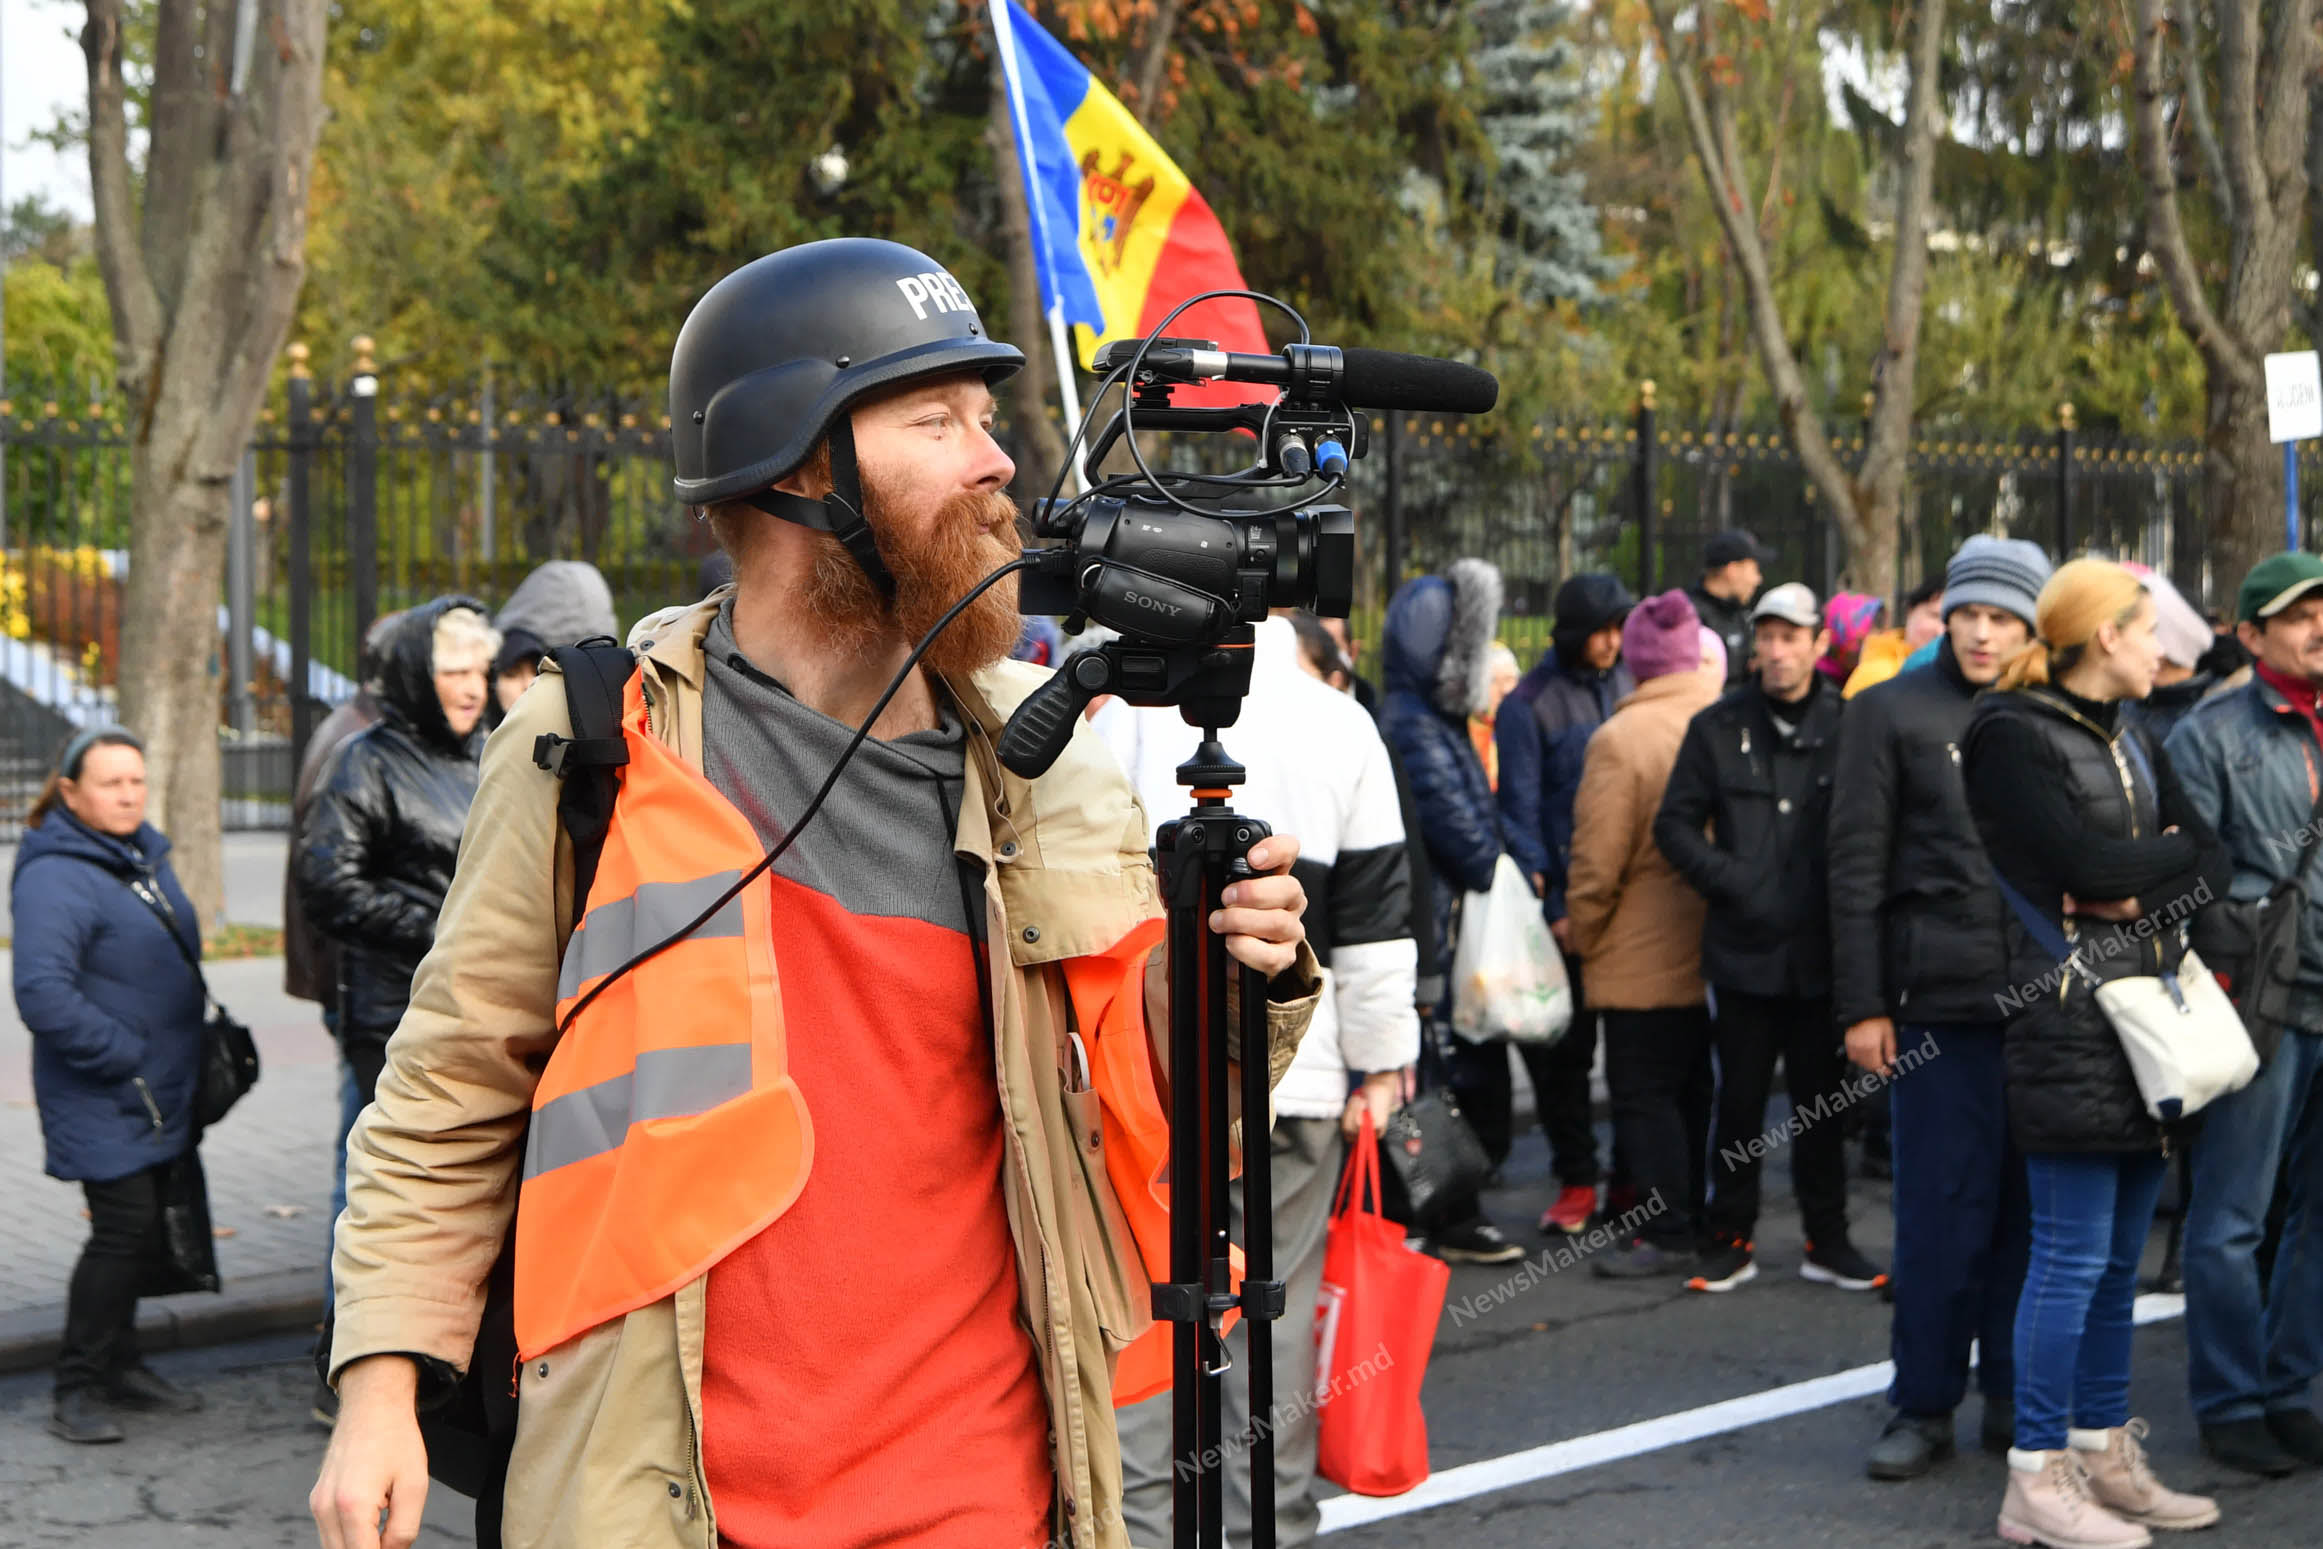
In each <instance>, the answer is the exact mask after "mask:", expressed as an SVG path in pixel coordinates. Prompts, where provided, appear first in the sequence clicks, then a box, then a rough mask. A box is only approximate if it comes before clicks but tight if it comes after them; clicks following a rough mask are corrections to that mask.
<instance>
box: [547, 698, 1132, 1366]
mask: <svg viewBox="0 0 2323 1549" xmlns="http://www.w3.org/2000/svg"><path fill="white" fill-rule="evenodd" d="M622 735H623V737H624V739H625V740H626V741H627V743H628V745H629V762H628V764H627V765H626V766H624V767H623V768H622V770H621V772H620V781H621V786H620V794H619V796H618V798H617V799H616V800H615V802H614V805H613V819H612V823H611V825H610V826H609V827H608V828H607V830H606V834H605V845H604V851H603V853H602V855H601V856H600V858H599V860H598V863H597V875H596V881H595V883H594V884H593V886H592V889H591V896H590V900H589V908H588V910H587V912H586V913H585V914H584V915H583V917H582V919H581V921H580V924H579V925H578V926H577V927H576V929H575V930H574V932H573V935H572V939H571V941H570V942H569V943H568V945H567V947H566V949H565V957H564V963H563V965H562V968H561V970H560V972H559V975H558V983H557V1020H558V1022H559V1024H560V1025H561V1024H562V1023H563V1021H564V1019H565V1018H566V1017H567V1016H568V1015H571V1014H572V1011H573V1007H574V1005H575V1004H576V1003H577V1002H578V1001H579V1000H580V999H581V997H582V996H584V995H585V994H587V993H588V992H589V990H590V989H592V988H593V987H595V986H596V985H597V984H598V983H599V982H600V981H601V980H603V979H604V977H605V976H606V975H607V974H609V973H611V972H612V971H613V970H615V969H617V968H619V967H620V966H621V965H622V964H623V963H626V962H628V961H629V960H630V959H631V958H632V957H634V956H635V955H636V954H637V953H639V952H640V951H643V950H644V949H645V948H647V947H650V946H653V945H654V944H655V943H657V942H659V941H661V940H663V939H665V938H667V937H668V936H669V935H670V934H671V933H673V932H674V931H676V930H678V929H679V928H681V927H682V926H684V925H685V924H686V923H688V922H689V921H691V920H692V919H694V918H695V917H696V916H698V915H700V914H701V913H702V911H703V910H705V909H707V908H708V907H709V906H710V905H711V904H712V903H713V902H714V901H715V900H716V899H717V898H718V897H719V896H720V895H721V894H723V893H724V892H726V891H727V890H728V889H729V888H731V887H732V886H733V885H734V883H735V881H736V880H737V879H738V878H739V877H740V876H741V875H742V874H743V873H744V872H746V871H748V870H749V869H750V868H751V867H753V866H755V865H757V864H758V862H759V860H760V859H761V858H762V856H763V855H764V851H763V850H762V849H761V848H760V846H759V842H758V836H757V834H756V833H755V832H754V831H753V830H752V828H751V827H750V824H749V823H748V821H746V820H745V819H744V818H743V817H742V815H741V814H740V813H739V812H737V811H736V810H735V809H734V807H733V805H732V804H731V803H730V802H728V801H727V800H726V798H725V797H724V796H722V795H721V794H719V792H718V790H717V788H716V787H715V786H713V785H711V784H710V782H709V781H708V779H707V778H705V777H704V776H703V775H702V773H701V771H699V770H697V769H695V768H694V767H693V766H692V765H690V764H688V763H686V762H685V761H684V760H683V759H681V758H679V757H678V756H677V755H676V754H674V753H672V752H670V751H669V749H668V748H667V747H665V746H664V745H663V744H662V742H661V741H660V739H659V738H657V737H655V736H654V735H653V734H652V732H651V731H649V730H648V729H647V726H646V721H645V700H644V694H643V690H642V687H641V680H640V679H639V678H635V677H633V678H632V679H631V680H630V682H629V687H628V690H627V694H626V697H625V700H624V706H623V714H622ZM772 896H773V895H772V889H771V884H770V883H769V882H768V880H767V879H766V878H764V877H761V878H759V879H758V880H757V881H756V882H754V883H752V884H751V885H750V887H748V888H747V889H745V890H744V891H743V892H742V894H741V895H740V896H739V897H737V898H736V899H735V900H734V901H733V902H732V903H731V904H729V905H727V906H726V907H725V908H722V909H720V910H719V911H718V913H717V914H716V915H715V916H713V917H712V918H711V919H710V920H709V921H708V922H706V923H705V924H704V926H703V927H702V928H701V929H700V930H698V931H695V932H694V933H693V934H692V935H690V936H688V937H687V938H686V939H685V940H684V941H682V942H679V943H677V944H675V945H673V946H671V947H669V948H668V949H667V950H665V951H662V952H659V953H657V954H655V955H654V956H653V957H652V958H650V959H648V960H647V961H645V962H643V963H641V964H639V965H638V966H637V967H636V968H634V969H632V970H630V971H629V972H628V973H627V974H625V975H623V976H622V977H621V978H620V979H618V980H616V981H615V982H614V983H613V984H611V985H610V986H609V987H607V988H606V989H605V990H604V992H603V993H602V994H600V995H598V997H597V998H596V999H595V1000H594V1001H592V1002H590V1004H589V1005H588V1007H587V1008H586V1009H584V1010H582V1011H581V1012H580V1013H579V1015H577V1016H574V1017H573V1021H572V1026H571V1027H570V1028H569V1029H568V1030H567V1031H566V1032H565V1034H564V1036H563V1038H562V1039H560V1040H559V1042H558V1043H557V1046H556V1049H555V1051H554V1052H553V1053H552V1054H551V1055H550V1056H549V1061H548V1066H547V1068H546V1069H545V1070H544V1071H543V1072H542V1075H541V1080H540V1085H539V1087H538V1089H537V1090H536V1091H535V1093H534V1096H533V1104H532V1129H531V1133H530V1136H529V1137H528V1139H527V1142H526V1147H525V1159H524V1184H523V1190H522V1192H521V1194H520V1195H519V1199H518V1208H517V1214H516V1295H515V1304H516V1305H515V1314H516V1341H517V1348H518V1351H519V1353H520V1356H521V1357H522V1358H523V1359H525V1360H531V1359H533V1358H534V1357H536V1356H538V1355H540V1354H542V1353H543V1352H545V1351H548V1350H550V1349H553V1348H555V1347H556V1346H557V1345H560V1344H563V1343H564V1342H565V1341H567V1340H569V1339H572V1338H575V1337H576V1336H578V1335H580V1334H582V1333H585V1332H587V1331H588V1330H589V1329H592V1328H595V1327H596V1326H597V1325H599V1324H601V1323H605V1322H609V1321H610V1320H612V1319H614V1318H618V1317H621V1316H622V1315H624V1314H626V1313H629V1312H633V1311H635V1310H636V1309H637V1308H639V1307H644V1306H648V1305H650V1304H652V1303H654V1302H657V1301H660V1300H661V1299H662V1298H664V1297H666V1296H670V1295H672V1294H674V1293H675V1292H676V1291H677V1290H678V1289H679V1288H680V1287H682V1286H685V1285H687V1284H689V1283H690V1282H692V1281H693V1280H695V1279H697V1278H698V1277H700V1276H701V1275H703V1274H705V1273H707V1272H708V1270H709V1269H710V1268H711V1266H713V1265H714V1264H716V1263H717V1262H718V1261H719V1260H720V1259H722V1258H724V1257H725V1256H726V1255H727V1254H729V1253H731V1252H733V1251H734V1250H735V1249H736V1248H739V1247H741V1246H742V1245H743V1244H744V1243H746V1242H748V1241H749V1240H750V1239H751V1238H753V1237H755V1236H757V1235H758V1233H759V1232H761V1231H763V1230H765V1229H766V1227H767V1226H769V1225H770V1224H772V1223H773V1222H774V1221H775V1220H776V1219H778V1218H779V1217H780V1216H781V1215H782V1214H783V1212H784V1211H786V1210H788V1209H789V1208H790V1207H791V1204H792V1203H793V1202H794V1201H795V1200H796V1199H797V1198H798V1196H799V1193H800V1191H801V1190H802V1189H804V1188H805V1187H806V1182H807V1176H808V1173H809V1171H810V1169H811V1168H812V1166H813V1163H814V1149H815V1147H814V1125H813V1122H812V1120H811V1119H810V1117H809V1115H808V1113H807V1107H806V1102H805V1100H804V1098H803V1097H802V1096H801V1095H800V1093H799V1090H798V1088H797V1086H796V1084H795V1083H794V1082H793V1081H792V1080H791V1078H790V1075H789V1062H788V1059H787V1056H786V1053H785V1031H784V1027H783V1019H782V996H781V993H780V982H779V979H778V977H777V974H776V968H775V962H774V937H773V914H772V905H771V900H772ZM1160 934H1161V921H1160V920H1159V919H1155V920H1152V921H1149V922H1147V923H1146V924H1145V925H1143V926H1141V927H1139V928H1138V929H1137V930H1134V931H1132V932H1130V933H1129V934H1128V935H1127V936H1125V937H1123V938H1122V940H1121V941H1120V942H1118V943H1116V944H1115V946H1114V947H1113V948H1112V949H1111V950H1110V951H1108V952H1106V953H1103V954H1100V955H1097V956H1093V957H1087V958H1074V959H1070V960H1068V961H1067V962H1066V963H1065V964H1064V971H1065V978H1066V986H1067V992H1068V994H1069V995H1070V996H1071V998H1072V1002H1073V1010H1074V1014H1075V1016H1076V1018H1077V1019H1078V1023H1079V1026H1080V1027H1081V1028H1082V1029H1083V1031H1084V1033H1085V1034H1089V1033H1092V1032H1093V1033H1094V1038H1093V1045H1092V1046H1093V1051H1094V1052H1093V1054H1092V1062H1091V1063H1092V1074H1093V1077H1094V1083H1095V1085H1096V1086H1097V1089H1098V1094H1099V1099H1100V1105H1101V1110H1102V1112H1103V1115H1104V1125H1105V1139H1106V1142H1107V1145H1108V1148H1109V1149H1108V1154H1107V1158H1106V1164H1107V1168H1108V1174H1109V1177H1110V1179H1111V1181H1112V1183H1113V1185H1114V1188H1115V1191H1116V1193H1117V1195H1118V1196H1119V1197H1120V1200H1121V1204H1122V1208H1123V1212H1124V1214H1125V1215H1126V1216H1127V1218H1128V1221H1129V1223H1130V1227H1131V1231H1132V1234H1133V1235H1134V1236H1135V1238H1136V1239H1137V1244H1138V1247H1139V1249H1140V1250H1141V1252H1142V1254H1143V1256H1144V1258H1145V1260H1146V1263H1147V1264H1148V1266H1149V1272H1153V1273H1158V1272H1160V1271H1162V1270H1166V1267H1167V1264H1168V1257H1169V1215H1168V1204H1167V1186H1166V1185H1165V1184H1163V1183H1161V1182H1160V1179H1161V1178H1162V1177H1163V1176H1164V1173H1165V1169H1166V1166H1167V1163H1168V1159H1169V1157H1168V1146H1169V1124H1168V1120H1167V1117H1166V1116H1165V1115H1164V1113H1163V1111H1162V1108H1161V1105H1160V1101H1159V1098H1158V1096H1157V1094H1156V1092H1155V1089H1154V1084H1153V1076H1152V1070H1151V1065H1150V1054H1149V1053H1148V1051H1147V1050H1146V1047H1145V1040H1146V1034H1145V1016H1144V973H1145V962H1146V958H1147V957H1148V955H1149V954H1150V953H1151V951H1152V950H1153V947H1154V945H1155V943H1156V942H1158V941H1159V940H1160ZM1062 1122H1063V1119H1062V1117H1061V1116H1060V1115H1049V1116H1048V1125H1049V1127H1050V1128H1051V1130H1052V1131H1054V1130H1055V1129H1056V1127H1057V1126H1058V1125H1059V1124H1061V1123H1062ZM1020 1229H1022V1230H1034V1229H1036V1228H1035V1227H1034V1226H1033V1223H1031V1222H1025V1223H1021V1227H1020ZM1036 1332H1037V1335H1038V1337H1039V1339H1040V1341H1041V1343H1042V1345H1043V1347H1044V1348H1045V1347H1046V1346H1047V1344H1048V1342H1049V1335H1048V1332H1047V1331H1046V1330H1040V1331H1036ZM1169 1332H1170V1331H1169V1330H1168V1329H1167V1328H1166V1327H1165V1328H1157V1329H1155V1330H1154V1331H1153V1335H1152V1336H1149V1337H1148V1339H1147V1340H1146V1341H1142V1342H1141V1344H1142V1345H1143V1346H1144V1347H1145V1348H1146V1350H1147V1352H1148V1354H1149V1356H1150V1355H1158V1357H1159V1359H1160V1362H1161V1366H1160V1369H1161V1372H1162V1385H1164V1386H1166V1385H1167V1380H1168V1378H1167V1353H1168V1344H1167V1341H1168V1338H1169ZM1153 1336H1158V1337H1159V1339H1160V1341H1161V1343H1160V1345H1159V1346H1158V1349H1157V1348H1156V1347H1154V1346H1153V1344H1152V1339H1153ZM1139 1349H1140V1346H1137V1345H1133V1346H1132V1347H1131V1352H1132V1353H1135V1352H1137V1351H1138V1350H1139Z"/></svg>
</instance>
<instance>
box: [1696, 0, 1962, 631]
mask: <svg viewBox="0 0 2323 1549" xmlns="http://www.w3.org/2000/svg"><path fill="white" fill-rule="evenodd" d="M1717 4H1718V0H1703V3H1701V4H1698V5H1697V6H1696V7H1695V9H1694V13H1693V14H1694V18H1695V26H1694V29H1693V30H1692V32H1691V33H1681V32H1680V31H1679V30H1678V26H1677V16H1678V11H1677V7H1676V5H1675V4H1673V3H1672V0H1652V6H1653V18H1654V29H1655V31H1656V32H1657V33H1658V34H1659V35H1660V37H1661V41H1662V51H1663V53H1664V54H1665V55H1666V56H1667V58H1668V60H1669V64H1670V75H1671V78H1672V81H1673V83H1674V84H1675V86H1676V88H1677V92H1678V101H1679V105H1680V107H1681V108H1682V109H1683V110H1684V112H1685V117H1686V135H1687V138H1688V140H1689V141H1690V142H1691V143H1692V145H1693V149H1694V160H1695V163H1696V165H1698V166H1699V167H1700V168H1701V169H1702V182H1703V186H1704V187H1705V188H1707V189H1708V191H1709V194H1710V202H1711V204H1712V205H1713V206H1714V207H1715V208H1716V210H1717V212H1718V224H1719V229H1720V230H1721V231H1722V232H1723V233H1724V234H1725V237H1726V244H1727V248H1728V251H1729V252H1730V254H1731V255H1732V257H1733V260H1734V265H1735V267H1736V269H1738V270H1739V271H1740V273H1741V276H1742V286H1743V297H1744V300H1745V302H1746V303H1747V304H1748V307H1749V312H1750V337H1751V344H1752V346H1753V348H1754V350H1755V352H1756V354H1757V355H1758V362H1759V367H1760V369H1761V370H1762V371H1764V372H1765V374H1766V380H1767V386H1768V387H1769V388H1770V389H1771V390H1772V391H1773V393H1774V397H1775V407H1776V412H1777V413H1778V414H1780V416H1781V417H1782V422H1783V430H1784V432H1785V434H1787V435H1788V436H1789V437H1790V439H1791V445H1792V446H1793V447H1794V448H1795V449H1796V450H1797V451H1798V454H1799V461H1800V463H1801V464H1802V465H1803V466H1804V467H1805V468H1806V470H1807V476H1808V477H1809V478H1811V479H1813V480H1814V481H1815V487H1816V489H1817V490H1819V491H1820V492H1821V493H1822V496H1823V498H1824V499H1825V500H1828V501H1829V502H1830V503H1831V509H1832V511H1833V512H1834V513H1836V515H1837V518H1838V521H1839V529H1840V532H1841V534H1842V535H1843V536H1844V537H1845V538H1846V540H1847V569H1846V578H1847V581H1848V584H1850V585H1852V586H1855V587H1857V588H1859V589H1861V590H1863V591H1867V592H1872V593H1874V594H1877V595H1879V596H1886V595H1888V594H1889V593H1891V592H1893V591H1894V590H1895V586H1896V554H1897V533H1898V530H1899V524H1900V521H1901V516H1902V512H1903V503H1904V483H1905V475H1906V473H1907V472H1908V471H1909V470H1908V465H1907V458H1908V455H1909V453H1910V451H1911V438H1912V416H1913V410H1914V406H1915V401H1914V393H1915V379H1916V378H1917V376H1918V373H1919V359H1920V311H1921V304H1922V302H1923V301H1924V300H1925V298H1926V296H1927V290H1928V219H1929V212H1930V209H1931V207H1932V206H1933V204H1934V197H1935V196H1934V180H1935V164H1936V134H1937V128H1938V122H1937V113H1938V104H1937V93H1938V90H1939V82H1938V79H1937V76H1938V70H1939V68H1940V66H1941V65H1942V62H1943V47H1944V0H1919V5H1918V8H1917V11H1916V14H1915V15H1914V17H1913V22H1912V31H1911V90H1910V94H1909V97H1908V99H1907V101H1906V103H1905V107H1904V124H1903V132H1902V134H1901V135H1900V136H1898V138H1897V140H1896V152H1895V154H1896V157H1897V167H1896V172H1897V178H1896V182H1897V191H1896V223H1895V253H1894V256H1893V258H1892V259H1891V261H1890V267H1889V270H1888V284H1887V314H1886V338H1885V340H1884V343H1883V345H1882V348H1881V352H1880V355H1879V358H1878V360H1877V361H1876V362H1875V364H1874V367H1873V379H1872V404H1871V414H1870V422H1869V433H1868V435H1867V436H1866V438H1865V445H1864V454H1863V462H1862V464H1861V466H1859V467H1858V468H1856V469H1855V470H1854V471H1853V472H1852V473H1851V472H1850V471H1849V470H1848V468H1847V466H1846V465H1845V464H1844V463H1842V462H1840V460H1839V457H1838V454H1837V453H1836V452H1834V451H1833V450H1832V447H1831V441H1830V437H1829V436H1828V435H1827V434H1826V433H1825V431H1824V428H1823V419H1822V416H1821V415H1820V414H1818V413H1817V412H1816V410H1815V406H1814V404H1813V402H1812V400H1811V399H1810V398H1809V396H1808V393H1807V378H1806V373H1805V372H1804V371H1802V370H1801V369H1800V367H1799V362H1798V358H1797V357H1796V355H1795V354H1794V353H1793V352H1792V350H1791V344H1790V338H1789V335H1788V333H1787V332H1786V331H1785V329H1784V326H1783V316H1782V308H1781V306H1780V304H1779V303H1778V301H1777V300H1776V297H1775V286H1774V270H1773V266H1772V265H1771V263H1770V262H1769V261H1768V258H1767V248H1766V241H1765V238H1764V236H1763V234H1762V231H1761V228H1760V224H1759V220H1758V219H1757V218H1755V217H1754V216H1753V214H1752V212H1751V201H1750V198H1749V188H1750V182H1751V179H1750V173H1749V170H1748V168H1747V167H1745V166H1744V164H1743V159H1742V140H1741V135H1740V133H1739V131H1738V129H1737V127H1736V122H1735V107H1734V96H1733V90H1732V80H1733V77H1734V72H1735V71H1736V70H1738V69H1739V66H1738V65H1737V63H1736V61H1735V59H1734V58H1733V57H1732V56H1731V55H1729V54H1722V53H1720V52H1719V51H1718V49H1717V42H1716V37H1715V33H1714V27H1715V17H1716V7H1717Z"/></svg>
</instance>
